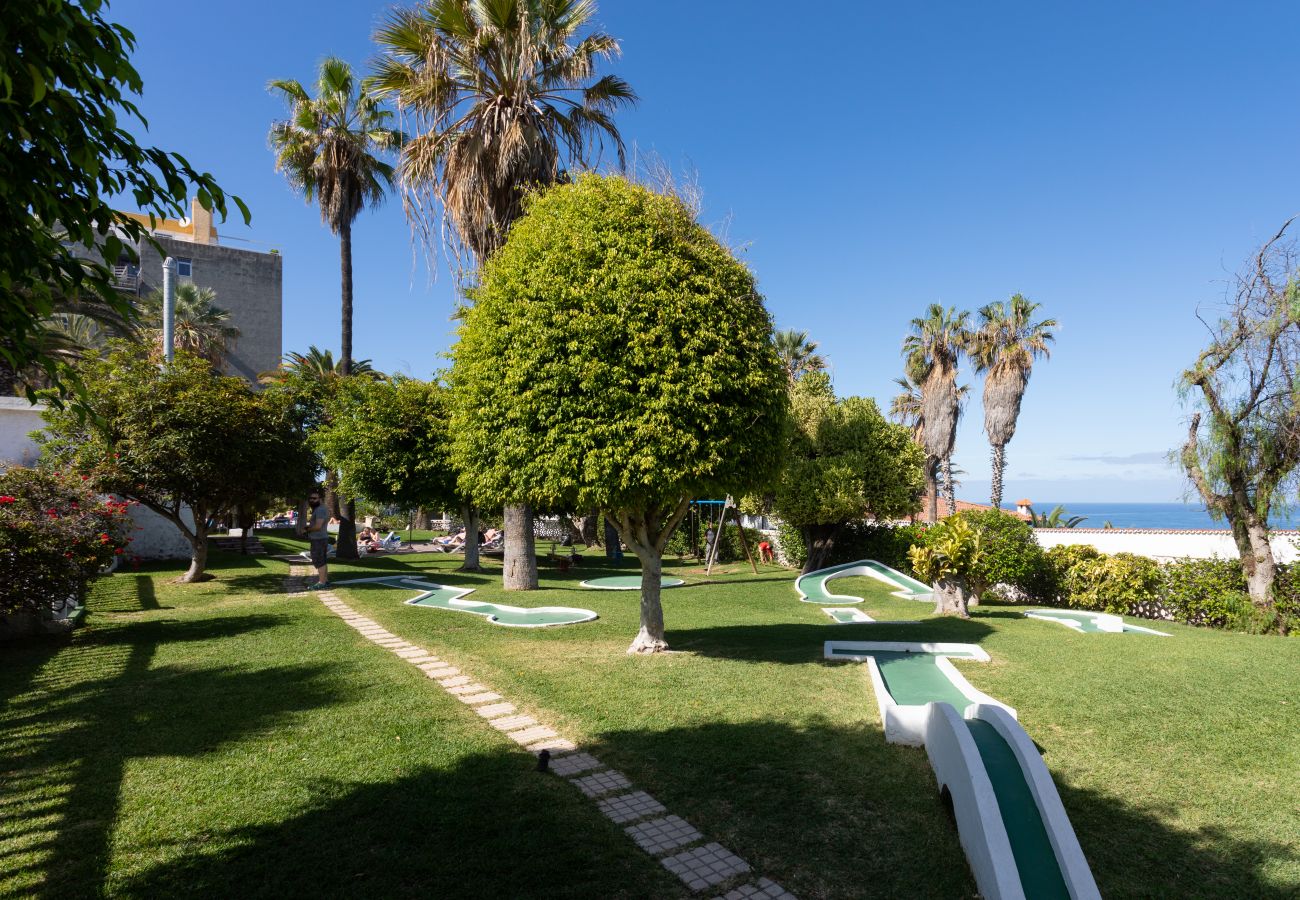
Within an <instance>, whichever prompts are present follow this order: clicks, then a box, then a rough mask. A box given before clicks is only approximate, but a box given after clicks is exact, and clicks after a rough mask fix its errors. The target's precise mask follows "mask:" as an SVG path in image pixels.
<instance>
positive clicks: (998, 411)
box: [970, 294, 1057, 509]
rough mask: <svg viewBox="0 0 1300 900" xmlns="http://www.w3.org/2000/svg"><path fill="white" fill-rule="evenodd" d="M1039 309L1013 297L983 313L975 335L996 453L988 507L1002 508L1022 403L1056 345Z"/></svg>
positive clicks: (973, 347)
mask: <svg viewBox="0 0 1300 900" xmlns="http://www.w3.org/2000/svg"><path fill="white" fill-rule="evenodd" d="M1040 305H1041V304H1038V303H1030V302H1029V300H1027V299H1026V298H1025V297H1023V296H1021V295H1020V294H1013V295H1012V297H1011V299H1010V300H1008V301H1007V302H1006V303H990V304H988V305H987V306H984V307H981V308H980V310H979V317H980V324H979V327H978V328H977V329H976V330H975V332H974V333H973V334H972V335H971V341H970V358H971V361H972V362H973V363H974V364H975V371H977V372H981V373H983V374H984V376H985V377H984V431H985V432H986V433H987V434H988V436H989V444H990V445H991V446H992V448H993V479H992V493H991V496H990V498H989V503H991V504H992V505H993V507H994V508H995V509H996V508H998V507H1000V506H1001V505H1002V478H1003V473H1004V472H1005V471H1006V465H1007V455H1006V448H1007V444H1008V443H1009V442H1010V441H1011V438H1012V436H1013V435H1015V433H1016V421H1017V420H1018V419H1019V418H1020V403H1021V401H1022V400H1023V399H1024V396H1025V388H1026V386H1027V385H1028V384H1029V375H1030V373H1031V371H1032V370H1033V367H1034V360H1035V359H1037V358H1038V357H1040V356H1041V357H1044V358H1046V357H1049V356H1050V355H1051V349H1050V348H1049V347H1048V344H1050V343H1052V342H1053V341H1055V340H1056V337H1055V335H1053V334H1052V329H1053V328H1056V327H1057V321H1056V320H1055V319H1042V320H1041V321H1038V322H1035V321H1033V318H1034V314H1035V313H1036V312H1037V311H1038V309H1039V307H1040Z"/></svg>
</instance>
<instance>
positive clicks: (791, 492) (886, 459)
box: [773, 372, 925, 572]
mask: <svg viewBox="0 0 1300 900" xmlns="http://www.w3.org/2000/svg"><path fill="white" fill-rule="evenodd" d="M791 419H792V428H791V429H790V432H789V438H788V449H787V452H786V463H785V469H784V471H783V472H782V473H781V477H780V480H779V481H778V482H777V485H776V491H775V496H774V502H773V506H774V508H775V510H776V513H777V515H779V516H780V517H781V518H782V519H783V520H784V521H786V522H787V523H789V524H791V525H794V526H796V527H797V528H799V529H800V531H801V532H803V536H804V543H805V544H806V546H807V547H808V559H807V561H806V562H805V565H804V570H805V571H809V572H811V571H813V570H814V569H818V568H821V566H822V565H823V564H824V561H825V559H826V558H827V556H828V555H829V553H830V551H831V549H832V547H833V546H834V540H835V534H836V532H837V531H838V530H839V529H840V528H841V527H842V526H843V525H844V524H845V523H846V522H850V521H853V520H858V519H864V518H867V517H874V518H877V519H893V518H898V517H901V516H905V515H907V514H909V513H912V512H914V511H915V510H916V508H917V504H918V498H919V496H920V493H921V490H922V489H923V487H924V485H925V452H924V451H923V450H922V449H921V447H920V446H918V445H917V443H916V442H915V441H914V440H912V434H911V429H909V428H908V427H906V426H903V425H895V424H893V423H890V422H887V421H886V420H885V418H884V416H882V415H881V414H880V410H879V409H878V408H877V407H876V402H875V401H874V400H871V399H869V398H863V397H845V398H844V399H842V400H837V399H836V398H835V395H834V393H833V391H832V390H831V386H830V379H829V378H828V377H827V376H826V374H825V373H821V372H817V373H812V374H808V375H805V376H804V377H803V378H801V379H799V381H798V382H796V383H795V384H794V385H793V386H792V388H791Z"/></svg>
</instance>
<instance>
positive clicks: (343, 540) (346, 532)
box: [334, 499, 360, 559]
mask: <svg viewBox="0 0 1300 900" xmlns="http://www.w3.org/2000/svg"><path fill="white" fill-rule="evenodd" d="M334 552H335V555H336V557H337V558H338V559H357V558H359V557H360V554H359V553H358V552H357V501H355V500H351V499H349V500H348V502H347V503H346V504H344V506H343V515H341V516H340V517H339V536H338V543H336V544H335V546H334Z"/></svg>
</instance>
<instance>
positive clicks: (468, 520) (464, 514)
mask: <svg viewBox="0 0 1300 900" xmlns="http://www.w3.org/2000/svg"><path fill="white" fill-rule="evenodd" d="M460 518H461V521H463V522H464V523H465V562H464V563H463V564H462V565H461V567H460V571H462V572H482V571H483V567H482V566H480V565H479V561H478V507H477V506H471V505H466V506H462V507H461V508H460Z"/></svg>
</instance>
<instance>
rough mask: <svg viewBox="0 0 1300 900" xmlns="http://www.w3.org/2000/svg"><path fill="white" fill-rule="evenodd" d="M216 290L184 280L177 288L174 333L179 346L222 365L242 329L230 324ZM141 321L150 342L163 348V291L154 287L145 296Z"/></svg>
mask: <svg viewBox="0 0 1300 900" xmlns="http://www.w3.org/2000/svg"><path fill="white" fill-rule="evenodd" d="M216 299H217V292H216V291H215V290H213V289H212V288H210V287H199V286H198V285H196V284H194V283H193V282H189V281H187V282H183V283H182V284H180V285H178V286H177V287H176V314H175V318H174V319H173V332H172V333H173V335H174V336H175V341H176V345H175V346H176V349H177V350H188V351H189V352H190V353H193V354H194V355H196V356H201V357H203V358H204V359H206V360H207V361H208V362H210V363H212V364H213V365H214V366H217V367H218V368H220V366H221V364H222V362H224V361H225V358H226V354H227V353H229V352H230V348H231V345H232V344H233V343H234V341H235V340H236V338H238V337H239V329H238V328H236V327H235V326H234V325H232V324H230V313H229V312H228V311H226V310H224V309H222V308H221V307H219V306H217V305H216ZM142 306H143V315H142V316H141V320H142V321H141V324H142V325H143V327H144V328H145V329H146V331H147V334H146V336H147V338H148V339H149V341H150V342H151V343H154V344H156V345H157V346H158V348H159V350H161V349H162V340H163V292H162V289H161V288H159V289H156V290H154V291H153V292H152V293H151V294H149V296H147V297H145V298H144V303H143V304H142Z"/></svg>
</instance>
